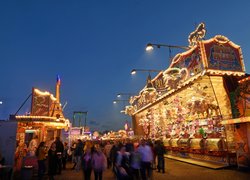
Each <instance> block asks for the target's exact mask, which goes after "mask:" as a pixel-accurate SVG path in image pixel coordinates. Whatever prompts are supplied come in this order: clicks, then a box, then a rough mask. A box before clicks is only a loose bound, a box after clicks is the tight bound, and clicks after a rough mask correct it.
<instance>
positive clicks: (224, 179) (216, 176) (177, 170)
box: [55, 159, 250, 180]
mask: <svg viewBox="0 0 250 180" xmlns="http://www.w3.org/2000/svg"><path fill="white" fill-rule="evenodd" d="M69 166H70V164H69ZM69 166H68V167H69ZM91 178H92V179H94V174H93V173H92V175H91ZM68 179H73V180H82V179H83V174H82V172H81V171H80V172H76V171H75V170H70V169H69V168H68V169H67V170H64V171H63V172H62V175H57V176H55V180H68ZM114 179H115V178H114V176H113V174H112V172H111V170H109V169H108V170H106V171H105V172H104V177H103V180H114ZM153 179H154V180H186V179H187V180H188V179H193V180H194V179H197V180H199V179H202V180H231V179H232V180H250V171H247V170H237V168H227V169H219V170H213V169H208V168H204V167H200V166H196V165H191V164H187V163H183V162H179V161H175V160H170V159H166V173H165V174H162V173H158V172H157V171H154V172H153Z"/></svg>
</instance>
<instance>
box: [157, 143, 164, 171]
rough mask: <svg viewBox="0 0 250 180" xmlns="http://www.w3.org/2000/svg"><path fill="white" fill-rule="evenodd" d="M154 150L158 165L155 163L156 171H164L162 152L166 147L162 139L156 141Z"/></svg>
mask: <svg viewBox="0 0 250 180" xmlns="http://www.w3.org/2000/svg"><path fill="white" fill-rule="evenodd" d="M155 152H156V156H157V161H158V165H157V169H158V172H160V171H161V170H162V173H165V160H164V154H165V153H166V149H165V147H164V145H163V142H162V141H158V142H157V145H156V147H155Z"/></svg>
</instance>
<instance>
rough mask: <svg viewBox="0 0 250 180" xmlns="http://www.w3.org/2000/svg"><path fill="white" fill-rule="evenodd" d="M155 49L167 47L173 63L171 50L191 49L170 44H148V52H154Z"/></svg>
mask: <svg viewBox="0 0 250 180" xmlns="http://www.w3.org/2000/svg"><path fill="white" fill-rule="evenodd" d="M154 47H157V48H161V47H166V48H168V50H169V60H170V61H171V59H172V57H171V53H172V51H171V48H177V49H184V50H189V49H190V47H188V46H176V45H168V44H153V43H148V44H147V46H146V51H152V50H153V49H154Z"/></svg>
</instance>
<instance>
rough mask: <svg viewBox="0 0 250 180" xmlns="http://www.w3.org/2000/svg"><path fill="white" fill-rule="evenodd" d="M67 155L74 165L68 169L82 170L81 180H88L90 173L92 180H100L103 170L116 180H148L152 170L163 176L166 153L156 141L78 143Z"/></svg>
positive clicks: (161, 144)
mask: <svg viewBox="0 0 250 180" xmlns="http://www.w3.org/2000/svg"><path fill="white" fill-rule="evenodd" d="M69 151H70V154H72V162H73V163H74V165H73V166H72V169H74V170H76V171H79V170H80V169H82V170H83V174H84V179H85V180H90V178H91V172H93V174H94V177H95V180H101V179H102V175H103V172H104V171H105V170H106V169H107V168H108V169H109V168H112V171H113V173H114V176H115V178H116V179H118V180H123V179H124V180H126V179H135V180H139V179H143V180H144V179H150V178H151V176H152V171H153V169H154V167H156V168H155V169H156V170H158V172H162V173H165V162H164V154H165V153H166V150H165V147H164V145H163V142H162V141H160V140H158V141H156V142H154V143H153V142H152V141H146V140H141V141H136V140H135V141H131V140H126V141H85V142H83V141H81V140H80V139H78V140H77V142H75V143H73V144H72V146H71V148H70V149H69ZM156 159H157V160H156ZM156 162H157V165H156Z"/></svg>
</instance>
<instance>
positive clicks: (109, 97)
mask: <svg viewBox="0 0 250 180" xmlns="http://www.w3.org/2000/svg"><path fill="white" fill-rule="evenodd" d="M200 22H205V24H206V29H207V34H206V37H205V38H206V39H209V38H211V37H214V36H215V35H217V34H221V35H224V36H226V37H228V38H229V39H230V40H232V41H233V42H234V43H236V44H238V45H240V46H241V47H242V51H243V57H244V60H245V66H246V70H247V72H249V71H250V67H249V66H250V63H249V58H250V1H248V0H242V1H235V0H221V1H218V0H210V1H201V0H190V1H186V0H182V1H181V0H176V1H167V0H17V1H12V0H9V1H0V62H1V65H0V101H3V104H0V119H8V116H9V114H14V113H15V112H16V111H17V109H18V108H19V107H20V105H21V104H22V102H23V101H24V100H25V99H26V98H27V96H28V95H29V94H30V93H31V89H32V87H37V88H39V89H41V90H47V91H50V92H52V93H55V83H56V76H57V74H59V75H60V76H61V102H62V104H64V103H65V102H66V101H67V102H68V104H67V106H66V108H65V116H66V117H67V118H69V119H72V116H73V111H88V116H87V124H88V125H89V126H90V127H91V129H92V130H105V129H108V130H110V129H114V130H117V129H120V128H123V125H124V122H125V121H126V120H130V117H128V116H125V115H124V114H121V113H120V110H121V109H123V105H124V103H118V104H116V105H114V104H113V103H112V101H113V100H114V99H115V98H116V94H117V93H119V92H132V93H138V92H139V91H140V89H142V88H143V86H144V85H145V82H146V77H147V74H146V73H142V72H141V73H138V74H137V75H136V76H131V75H130V71H131V70H132V69H133V68H144V69H166V68H167V67H168V65H169V60H168V57H169V54H168V49H166V48H161V49H155V50H154V51H153V52H152V53H150V54H149V53H147V52H146V51H145V45H146V44H147V43H148V42H151V43H164V44H172V45H188V35H189V33H190V32H192V31H193V30H194V29H195V27H196V25H197V24H199V23H200ZM177 52H178V51H177V50H175V49H173V50H172V55H174V54H175V53H177ZM152 76H155V74H152ZM126 98H127V97H124V98H123V99H126ZM29 109H30V101H29V102H27V104H26V105H25V106H24V107H23V108H22V109H21V110H20V112H19V113H18V114H20V115H21V114H24V113H25V112H27V111H29Z"/></svg>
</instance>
